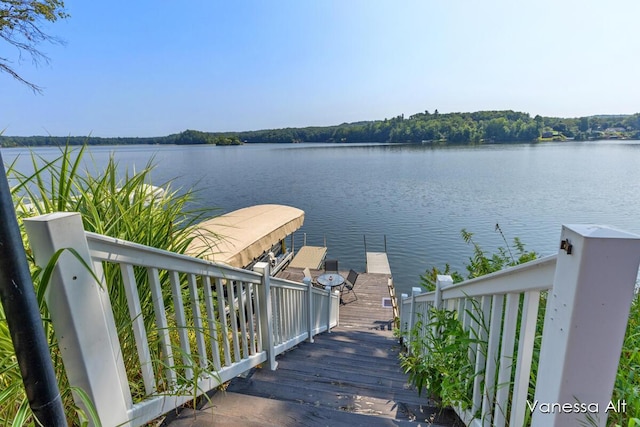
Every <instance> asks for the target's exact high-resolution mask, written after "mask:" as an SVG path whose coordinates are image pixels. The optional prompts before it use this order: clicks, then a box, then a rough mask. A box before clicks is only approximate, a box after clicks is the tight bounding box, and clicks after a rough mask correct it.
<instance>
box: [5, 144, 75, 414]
mask: <svg viewBox="0 0 640 427" xmlns="http://www.w3.org/2000/svg"><path fill="white" fill-rule="evenodd" d="M0 167H1V171H2V173H1V174H0V301H1V302H2V306H3V307H4V313H5V317H6V319H7V325H8V326H9V332H10V333H11V340H12V341H13V347H14V349H15V352H16V358H17V359H18V365H19V366H20V372H21V373H22V382H23V383H24V389H25V391H26V394H27V399H29V406H30V407H31V411H33V415H34V416H35V417H36V418H37V419H38V421H39V423H40V425H43V426H52V427H57V426H65V427H66V426H67V420H66V418H65V414H64V407H63V406H62V398H61V397H60V391H59V390H58V382H57V380H56V376H55V372H54V370H53V363H52V362H51V354H50V353H49V345H48V342H47V337H46V336H45V333H44V328H43V326H42V318H41V315H40V309H39V307H38V301H37V299H36V293H35V290H34V288H33V282H32V281H31V274H30V272H29V265H28V263H27V257H26V255H25V251H24V246H23V245H22V238H21V236H20V228H19V227H18V220H17V219H16V214H15V211H14V208H13V201H12V199H11V192H10V190H9V183H8V181H7V175H6V172H5V169H4V163H3V161H2V155H1V154H0Z"/></svg>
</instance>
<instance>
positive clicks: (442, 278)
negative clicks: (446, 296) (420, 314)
mask: <svg viewBox="0 0 640 427" xmlns="http://www.w3.org/2000/svg"><path fill="white" fill-rule="evenodd" d="M451 285H453V278H452V277H451V276H449V275H448V274H447V275H444V274H442V275H441V274H438V275H437V276H436V292H435V295H434V299H433V308H435V309H436V310H441V309H442V288H444V287H446V286H451ZM427 316H429V319H428V323H431V316H430V313H427ZM440 334H441V331H439V330H438V329H437V328H436V326H434V327H433V336H434V338H439V337H440Z"/></svg>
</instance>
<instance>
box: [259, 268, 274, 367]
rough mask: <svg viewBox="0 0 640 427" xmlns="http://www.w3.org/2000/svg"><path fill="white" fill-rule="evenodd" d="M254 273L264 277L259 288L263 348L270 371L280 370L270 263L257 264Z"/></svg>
mask: <svg viewBox="0 0 640 427" xmlns="http://www.w3.org/2000/svg"><path fill="white" fill-rule="evenodd" d="M253 271H255V272H256V273H260V274H261V275H262V286H260V287H259V288H258V296H259V298H260V307H262V310H261V311H260V324H262V327H261V328H260V330H261V331H262V346H263V347H264V348H263V350H265V351H266V352H267V357H268V360H269V369H271V370H272V371H275V370H276V369H277V368H278V362H276V351H275V348H274V344H273V310H272V307H271V275H270V274H269V263H267V262H257V263H255V265H254V266H253Z"/></svg>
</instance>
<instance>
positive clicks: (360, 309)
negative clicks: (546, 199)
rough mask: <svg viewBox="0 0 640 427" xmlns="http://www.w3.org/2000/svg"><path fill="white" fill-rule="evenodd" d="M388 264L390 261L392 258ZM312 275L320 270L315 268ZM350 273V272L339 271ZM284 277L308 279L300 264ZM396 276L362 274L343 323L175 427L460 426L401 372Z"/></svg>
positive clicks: (347, 297)
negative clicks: (393, 296) (393, 290)
mask: <svg viewBox="0 0 640 427" xmlns="http://www.w3.org/2000/svg"><path fill="white" fill-rule="evenodd" d="M387 265H388V262H387ZM311 273H312V276H313V277H316V276H317V275H318V274H320V273H322V271H320V270H312V272H311ZM341 274H342V275H343V276H345V277H346V276H347V274H348V272H346V271H344V272H341ZM278 276H279V277H284V278H287V279H291V280H300V281H301V280H302V278H303V270H302V269H301V268H288V269H286V270H285V271H282V272H280V273H278ZM389 278H390V274H384V273H372V272H370V273H361V274H360V275H359V276H358V279H357V280H356V286H355V288H354V290H355V293H356V295H357V300H356V299H355V296H354V295H353V294H352V293H345V294H344V302H345V304H343V305H341V306H340V320H339V326H338V327H336V328H334V329H332V330H331V332H330V333H324V334H320V335H316V336H315V337H314V342H313V343H310V342H303V343H301V344H299V345H298V346H296V347H295V348H293V349H291V350H290V351H288V352H286V353H285V354H283V355H281V356H279V357H278V358H277V362H278V369H277V370H275V371H271V370H269V369H268V368H267V367H262V368H259V369H253V370H251V371H249V372H248V373H247V374H246V375H245V376H244V377H239V378H235V379H234V380H232V381H231V382H230V383H229V384H228V385H227V387H226V390H224V391H217V392H215V394H213V395H212V396H211V398H210V400H209V401H208V402H205V404H204V405H203V406H202V407H201V408H199V409H198V410H183V411H182V413H181V414H180V415H179V416H178V417H177V418H175V419H174V420H172V421H171V422H170V423H169V424H164V425H170V426H171V427H204V426H242V427H245V426H249V427H251V426H261V427H262V426H296V427H297V426H345V427H346V426H348V427H355V426H434V427H436V426H461V425H462V423H460V422H459V421H458V419H457V417H456V416H455V414H454V413H453V412H452V411H449V410H446V411H440V410H438V409H437V408H436V406H435V405H434V402H432V401H430V400H429V399H428V398H427V397H426V396H424V395H423V396H418V393H417V391H416V390H415V389H414V388H413V387H412V386H411V385H410V384H409V383H408V379H407V375H405V374H404V373H403V372H402V369H401V367H400V364H399V359H398V353H399V352H400V350H401V348H400V344H399V342H398V339H397V338H396V337H394V335H393V331H392V321H393V310H392V309H391V308H390V307H384V306H383V301H382V300H383V298H388V297H389V288H388V282H389Z"/></svg>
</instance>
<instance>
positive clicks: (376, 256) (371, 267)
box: [367, 252, 391, 275]
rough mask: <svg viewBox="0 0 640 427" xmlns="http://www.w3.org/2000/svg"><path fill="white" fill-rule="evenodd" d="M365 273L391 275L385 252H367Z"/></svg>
mask: <svg viewBox="0 0 640 427" xmlns="http://www.w3.org/2000/svg"><path fill="white" fill-rule="evenodd" d="M367 273H378V274H388V275H391V267H390V266H389V259H388V258H387V253H386V252H367Z"/></svg>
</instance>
